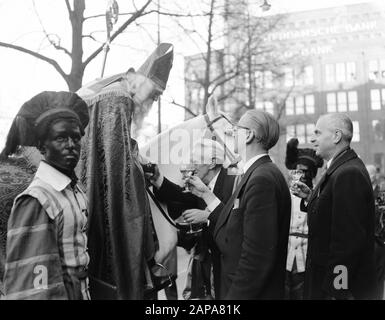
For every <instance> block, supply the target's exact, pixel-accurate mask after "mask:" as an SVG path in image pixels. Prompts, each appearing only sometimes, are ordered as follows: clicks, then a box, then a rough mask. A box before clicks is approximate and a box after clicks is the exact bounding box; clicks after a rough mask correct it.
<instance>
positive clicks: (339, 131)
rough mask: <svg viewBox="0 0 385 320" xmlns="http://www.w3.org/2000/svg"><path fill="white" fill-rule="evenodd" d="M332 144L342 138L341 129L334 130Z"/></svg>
mask: <svg viewBox="0 0 385 320" xmlns="http://www.w3.org/2000/svg"><path fill="white" fill-rule="evenodd" d="M333 140H334V144H338V143H340V141H341V140H342V131H341V130H336V131H335V132H334V139H333Z"/></svg>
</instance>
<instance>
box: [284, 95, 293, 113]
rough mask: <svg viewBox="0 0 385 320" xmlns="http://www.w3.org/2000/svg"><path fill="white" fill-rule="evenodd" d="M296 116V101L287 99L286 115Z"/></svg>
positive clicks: (290, 98)
mask: <svg viewBox="0 0 385 320" xmlns="http://www.w3.org/2000/svg"><path fill="white" fill-rule="evenodd" d="M293 114H294V99H293V98H292V97H289V98H287V99H286V115H288V116H291V115H293Z"/></svg>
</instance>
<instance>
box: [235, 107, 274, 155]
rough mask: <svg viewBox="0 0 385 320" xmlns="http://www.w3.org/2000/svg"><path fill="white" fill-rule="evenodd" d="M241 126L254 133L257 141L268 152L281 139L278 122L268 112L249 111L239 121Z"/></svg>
mask: <svg viewBox="0 0 385 320" xmlns="http://www.w3.org/2000/svg"><path fill="white" fill-rule="evenodd" d="M239 125H240V126H243V127H246V128H249V129H250V130H251V131H253V132H254V135H255V137H256V141H257V142H258V143H259V144H260V145H261V146H262V148H263V149H264V150H266V151H268V150H270V149H271V148H272V147H274V146H275V145H276V143H277V141H278V139H279V132H280V130H279V124H278V121H277V120H276V119H275V118H274V116H273V115H271V114H270V113H268V112H264V111H261V110H249V111H247V112H246V113H245V114H244V115H243V116H242V118H241V119H240V120H239Z"/></svg>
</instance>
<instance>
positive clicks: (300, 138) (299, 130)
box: [296, 124, 306, 143]
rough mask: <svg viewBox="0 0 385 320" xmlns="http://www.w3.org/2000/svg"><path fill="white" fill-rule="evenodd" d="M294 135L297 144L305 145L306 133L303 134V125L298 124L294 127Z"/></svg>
mask: <svg viewBox="0 0 385 320" xmlns="http://www.w3.org/2000/svg"><path fill="white" fill-rule="evenodd" d="M296 131H297V132H296V133H297V139H298V142H299V143H305V142H306V133H305V125H304V124H298V125H297V127H296Z"/></svg>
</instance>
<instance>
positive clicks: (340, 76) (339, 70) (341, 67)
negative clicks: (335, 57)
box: [336, 62, 346, 82]
mask: <svg viewBox="0 0 385 320" xmlns="http://www.w3.org/2000/svg"><path fill="white" fill-rule="evenodd" d="M336 80H337V82H345V81H346V70H345V63H343V62H340V63H337V64H336Z"/></svg>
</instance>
